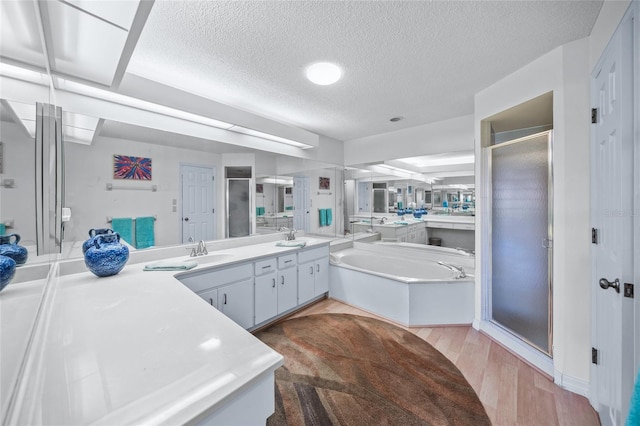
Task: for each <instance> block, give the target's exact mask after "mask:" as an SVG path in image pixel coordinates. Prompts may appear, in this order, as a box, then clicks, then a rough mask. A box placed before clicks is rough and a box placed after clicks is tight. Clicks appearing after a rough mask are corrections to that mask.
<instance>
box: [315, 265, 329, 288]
mask: <svg viewBox="0 0 640 426" xmlns="http://www.w3.org/2000/svg"><path fill="white" fill-rule="evenodd" d="M314 267H315V270H314V277H315V287H314V288H315V296H320V295H321V294H323V293H326V292H327V291H329V258H327V257H324V258H322V259H318V260H316V261H315V264H314Z"/></svg>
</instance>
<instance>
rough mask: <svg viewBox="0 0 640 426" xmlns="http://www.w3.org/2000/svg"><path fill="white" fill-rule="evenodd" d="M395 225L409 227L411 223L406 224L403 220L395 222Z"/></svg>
mask: <svg viewBox="0 0 640 426" xmlns="http://www.w3.org/2000/svg"><path fill="white" fill-rule="evenodd" d="M393 223H395V224H396V225H408V224H409V222H404V221H402V220H396V221H395V222H393Z"/></svg>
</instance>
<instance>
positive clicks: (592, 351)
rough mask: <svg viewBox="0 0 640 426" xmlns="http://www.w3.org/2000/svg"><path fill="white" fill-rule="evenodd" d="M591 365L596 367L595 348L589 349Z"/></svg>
mask: <svg viewBox="0 0 640 426" xmlns="http://www.w3.org/2000/svg"><path fill="white" fill-rule="evenodd" d="M591 364H596V365H598V350H597V349H596V348H591Z"/></svg>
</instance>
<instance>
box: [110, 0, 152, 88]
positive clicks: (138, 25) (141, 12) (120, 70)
mask: <svg viewBox="0 0 640 426" xmlns="http://www.w3.org/2000/svg"><path fill="white" fill-rule="evenodd" d="M154 1H155V0H141V1H140V3H139V4H138V10H136V15H135V16H134V17H133V23H132V24H131V29H130V30H129V35H128V36H127V41H126V42H125V44H124V48H123V49H122V55H121V56H120V61H119V62H118V67H117V68H116V72H115V74H114V76H113V81H112V82H111V88H112V89H114V90H116V89H118V87H120V83H121V82H122V78H123V77H124V74H125V73H126V72H127V67H128V66H129V61H130V60H131V56H133V52H134V50H135V48H136V45H137V44H138V40H140V35H141V34H142V30H143V29H144V26H145V24H146V23H147V18H149V14H150V13H151V8H152V7H153V3H154Z"/></svg>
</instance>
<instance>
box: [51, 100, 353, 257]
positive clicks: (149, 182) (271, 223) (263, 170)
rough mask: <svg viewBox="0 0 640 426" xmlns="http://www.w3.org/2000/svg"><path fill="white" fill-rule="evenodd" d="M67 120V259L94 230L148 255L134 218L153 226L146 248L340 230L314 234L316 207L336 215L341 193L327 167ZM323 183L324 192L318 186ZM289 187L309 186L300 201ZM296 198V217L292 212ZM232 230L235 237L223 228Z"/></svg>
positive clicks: (77, 117)
mask: <svg viewBox="0 0 640 426" xmlns="http://www.w3.org/2000/svg"><path fill="white" fill-rule="evenodd" d="M65 117H66V123H74V124H75V126H74V128H75V133H74V134H75V135H76V137H74V138H70V137H68V138H66V139H65V207H67V208H69V209H70V210H71V218H70V220H69V221H68V222H66V224H65V235H64V243H65V244H64V251H65V256H66V257H78V256H81V255H82V252H81V245H82V242H83V241H84V240H85V239H86V238H88V231H89V230H90V229H92V228H105V227H108V228H113V229H114V230H116V231H117V232H119V233H120V234H121V236H122V237H123V239H124V240H125V241H126V242H127V243H128V244H129V246H130V249H131V250H136V249H139V247H138V246H139V245H142V246H145V247H146V246H148V245H149V244H147V243H148V242H144V241H139V239H138V237H137V236H138V233H137V232H136V230H137V227H138V223H139V222H138V218H145V217H147V218H148V217H152V218H153V219H154V220H153V221H152V222H151V223H152V226H153V229H152V235H154V241H153V243H152V244H151V246H153V247H159V246H167V245H175V244H180V243H189V242H191V241H199V240H200V239H204V240H206V241H210V240H214V239H222V238H226V237H235V236H245V235H253V234H263V233H271V232H277V231H278V229H280V228H282V227H286V228H296V229H301V230H305V231H306V232H307V233H319V234H323V235H330V236H333V235H335V233H336V230H337V229H340V228H339V227H337V226H336V220H335V214H334V215H333V216H334V217H333V220H332V221H331V225H325V226H322V227H320V226H319V219H318V218H317V215H316V214H315V213H316V211H317V209H318V208H321V207H322V208H325V209H326V208H330V209H332V213H333V212H334V211H336V209H338V208H339V206H336V203H335V194H336V193H337V192H336V191H332V190H333V189H334V188H335V187H336V186H337V185H339V184H340V182H339V181H338V179H336V177H335V175H334V167H335V166H334V165H331V164H326V163H318V162H314V161H310V160H305V159H299V158H294V157H288V156H283V155H276V154H273V153H270V152H266V151H259V150H254V149H249V148H245V147H242V146H238V145H229V144H224V143H219V142H215V141H211V140H205V139H200V138H195V137H191V136H186V135H182V134H177V133H171V132H166V131H161V130H157V129H151V128H146V127H142V126H135V125H132V124H125V123H121V122H116V121H113V120H105V119H98V118H93V117H87V116H84V115H82V114H78V113H72V112H68V111H67V112H65ZM141 162H143V163H144V164H147V165H148V167H147V168H148V170H147V171H146V172H145V173H142V174H139V175H135V173H130V174H129V175H127V172H131V171H132V170H133V169H134V168H135V167H136V164H139V163H141ZM238 173H241V175H240V174H238ZM122 175H124V176H125V178H123V176H122ZM325 175H326V177H329V178H330V188H331V189H330V190H329V191H327V190H319V189H318V186H317V185H318V184H319V183H318V179H319V177H320V176H325ZM130 177H131V178H130ZM133 177H138V178H133ZM230 180H233V181H234V182H236V181H238V180H243V181H244V184H246V188H245V189H246V191H243V194H245V195H241V196H240V198H238V199H237V200H236V199H235V198H234V197H233V191H231V190H230V188H231V187H230V186H229V185H228V183H229V181H230ZM294 181H295V182H301V184H300V185H301V186H300V188H302V186H303V185H302V182H305V181H307V182H309V188H308V190H307V192H299V191H298V192H297V191H296V189H295V188H296V186H295V185H294V183H295V182H294ZM312 184H313V185H315V186H314V187H313V188H312V186H311V185H312ZM301 191H302V189H301ZM329 192H331V194H328V193H329ZM318 193H322V195H318ZM247 194H248V195H247ZM296 194H297V195H298V196H299V197H300V209H297V208H296V206H295V205H294V200H295V198H296ZM340 196H341V193H340ZM305 197H306V198H305ZM239 200H240V201H242V202H243V203H245V204H243V207H242V210H241V211H233V209H231V208H230V207H232V206H239V205H240V204H239ZM305 200H306V202H305ZM305 207H306V209H305ZM303 209H304V210H303ZM303 211H304V212H305V213H304V214H303ZM307 212H308V213H307ZM296 214H297V215H298V216H299V217H298V219H297V220H298V224H296V219H295V216H296ZM247 220H248V221H249V222H248V227H247ZM238 221H241V222H242V225H243V226H242V229H241V230H238V229H239V228H238V229H236V227H231V228H230V227H229V225H233V224H234V223H238ZM316 223H318V226H316ZM147 224H148V221H147ZM339 226H340V227H341V226H342V225H341V224H340V225H339ZM236 231H238V232H239V233H238V232H236ZM340 232H342V231H340ZM146 234H148V232H146Z"/></svg>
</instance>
